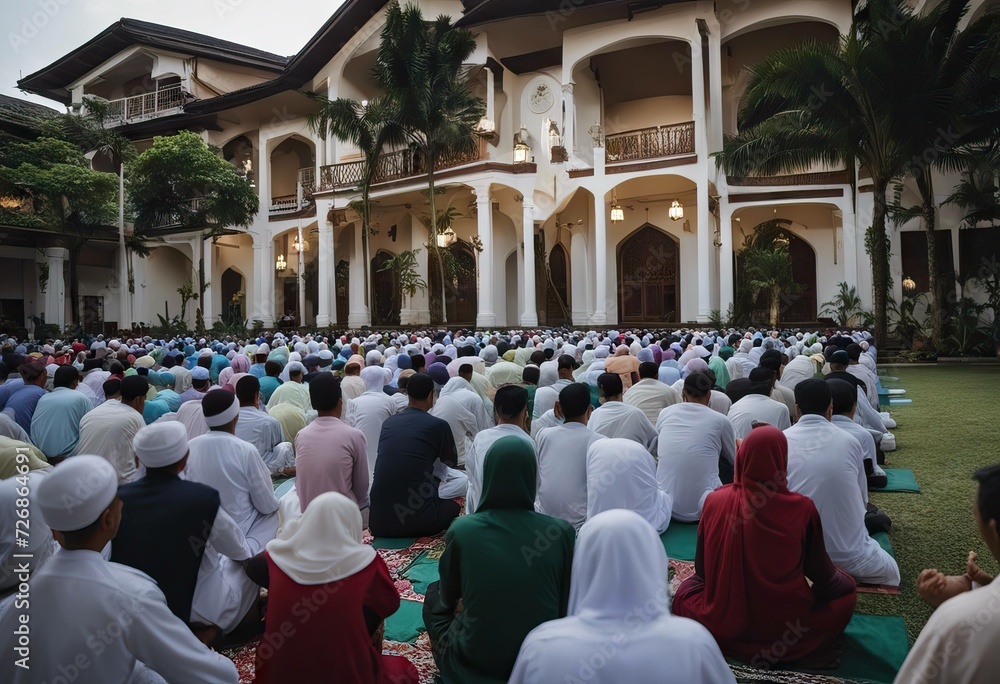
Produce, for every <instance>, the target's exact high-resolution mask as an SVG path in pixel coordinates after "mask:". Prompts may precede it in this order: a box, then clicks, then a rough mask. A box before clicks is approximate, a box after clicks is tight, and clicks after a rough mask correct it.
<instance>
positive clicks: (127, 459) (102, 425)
mask: <svg viewBox="0 0 1000 684" xmlns="http://www.w3.org/2000/svg"><path fill="white" fill-rule="evenodd" d="M148 390H149V383H148V382H147V381H146V378H144V377H142V376H141V375H130V376H129V377H127V378H125V379H124V380H122V384H121V399H120V400H117V399H110V400H108V401H105V402H104V403H102V404H101V405H100V406H98V407H97V408H95V409H93V410H91V411H88V412H87V414H86V415H85V416H84V417H83V418H82V419H81V420H80V441H79V442H77V444H76V453H78V454H98V455H100V456H103V457H104V458H106V459H107V460H108V462H109V463H111V465H113V466H114V467H115V470H116V471H117V472H118V483H119V484H125V483H126V482H131V481H133V480H135V479H137V478H138V477H139V476H140V473H139V471H138V470H137V468H136V458H135V449H134V448H133V446H132V440H133V439H134V438H135V435H136V433H137V432H139V430H141V429H142V428H143V427H145V425H146V421H144V420H143V418H142V408H143V406H145V405H146V392H147V391H148Z"/></svg>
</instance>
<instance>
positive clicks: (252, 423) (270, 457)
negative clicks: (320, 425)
mask: <svg viewBox="0 0 1000 684" xmlns="http://www.w3.org/2000/svg"><path fill="white" fill-rule="evenodd" d="M181 408H183V406H182V407H181ZM202 415H204V414H202ZM236 436H237V437H239V438H240V439H242V440H243V441H244V442H249V443H250V444H253V445H254V447H255V448H256V449H257V453H258V454H260V457H261V458H262V459H263V460H264V465H266V466H267V469H268V472H272V473H273V472H274V471H276V470H278V469H279V468H283V467H285V466H286V465H288V464H287V463H286V462H285V451H286V450H284V449H281V450H279V449H278V448H277V447H278V445H280V444H281V443H282V442H284V441H285V435H284V433H283V432H282V431H281V423H279V422H278V421H277V419H275V418H272V417H271V416H269V415H267V414H266V413H265V412H263V411H261V410H260V409H259V408H256V407H254V406H241V407H240V417H239V420H237V421H236ZM279 461H280V462H279Z"/></svg>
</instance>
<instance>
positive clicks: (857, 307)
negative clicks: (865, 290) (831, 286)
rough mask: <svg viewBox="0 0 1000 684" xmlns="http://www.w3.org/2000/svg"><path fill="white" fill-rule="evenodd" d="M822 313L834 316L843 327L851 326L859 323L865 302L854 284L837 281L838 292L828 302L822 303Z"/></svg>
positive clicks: (835, 320)
mask: <svg viewBox="0 0 1000 684" xmlns="http://www.w3.org/2000/svg"><path fill="white" fill-rule="evenodd" d="M820 306H821V307H822V308H821V309H820V315H822V316H826V315H829V316H832V317H833V320H834V322H835V323H836V324H837V325H839V326H841V327H851V326H854V325H856V324H857V319H858V318H859V317H860V315H861V312H862V310H863V309H864V302H862V301H861V296H860V295H858V290H857V288H855V287H854V286H853V285H848V284H847V283H844V282H841V283H837V293H836V294H835V295H834V296H833V299H831V300H830V301H828V302H823V303H822V304H821V305H820Z"/></svg>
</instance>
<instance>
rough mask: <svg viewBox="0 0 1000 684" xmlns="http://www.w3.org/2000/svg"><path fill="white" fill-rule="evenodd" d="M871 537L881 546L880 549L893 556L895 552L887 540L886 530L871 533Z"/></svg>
mask: <svg viewBox="0 0 1000 684" xmlns="http://www.w3.org/2000/svg"><path fill="white" fill-rule="evenodd" d="M872 539H874V540H875V541H877V542H878V545H879V546H881V547H882V550H883V551H885V552H886V553H888V554H889V555H890V556H892V557H893V558H895V557H896V554H895V553H893V551H892V543H891V542H890V541H889V534H888V533H887V532H876V533H875V534H873V535H872Z"/></svg>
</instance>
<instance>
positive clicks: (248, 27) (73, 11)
mask: <svg viewBox="0 0 1000 684" xmlns="http://www.w3.org/2000/svg"><path fill="white" fill-rule="evenodd" d="M342 2H343V0H0V27H3V28H2V33H3V37H2V38H0V93H2V94H4V95H10V96H12V97H18V98H23V99H28V100H30V101H32V102H37V103H39V104H44V105H48V106H50V107H53V108H55V109H60V110H61V109H62V105H61V104H60V103H58V102H54V101H52V100H47V99H45V98H43V97H40V96H37V95H25V94H24V93H22V92H21V91H19V90H18V89H17V81H18V79H19V78H21V77H22V76H26V75H28V74H31V73H33V72H35V71H37V70H39V69H41V68H42V67H45V66H47V65H49V64H51V63H52V62H53V61H55V60H56V59H58V58H59V57H62V56H63V55H65V54H66V53H68V52H70V51H72V50H74V49H75V48H77V47H79V46H80V45H83V44H84V43H86V42H87V41H88V40H90V39H91V38H93V37H94V36H96V35H97V34H98V33H100V32H101V31H103V30H104V29H106V28H107V27H108V26H110V25H111V24H113V23H115V22H116V21H118V20H119V19H121V18H122V17H129V18H131V19H141V20H143V21H151V22H155V23H157V24H165V25H167V26H173V27H176V28H182V29H187V30H189V31H196V32H198V33H204V34H206V35H209V36H214V37H216V38H223V39H225V40H230V41H233V42H236V43H241V44H243V45H249V46H250V47H255V48H259V49H261V50H267V51H268V52H273V53H276V54H279V55H293V54H295V53H296V52H298V51H299V49H300V48H301V47H302V46H303V45H305V43H306V41H307V40H309V38H311V37H312V36H313V34H314V33H316V31H318V30H319V28H320V26H322V24H323V22H324V21H326V20H327V19H328V18H329V17H330V15H332V14H333V13H334V11H336V9H337V7H339V6H340V5H341V4H342Z"/></svg>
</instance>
